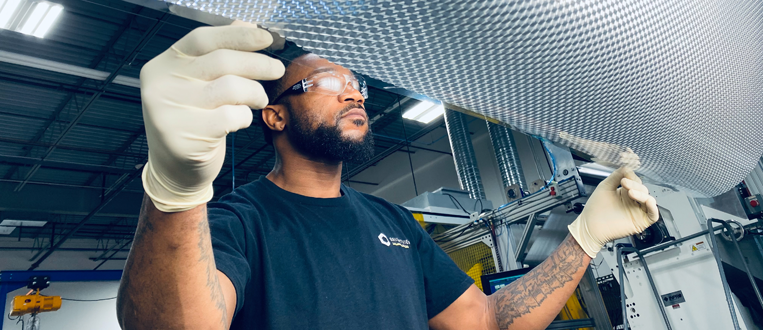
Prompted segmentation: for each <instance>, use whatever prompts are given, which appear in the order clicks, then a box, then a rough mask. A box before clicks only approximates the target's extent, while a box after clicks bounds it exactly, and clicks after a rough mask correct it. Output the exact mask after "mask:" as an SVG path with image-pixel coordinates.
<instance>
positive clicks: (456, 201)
mask: <svg viewBox="0 0 763 330" xmlns="http://www.w3.org/2000/svg"><path fill="white" fill-rule="evenodd" d="M443 195H446V196H448V197H450V200H452V201H453V204H456V206H458V207H459V208H460V209H461V210H462V211H464V213H466V214H469V215H471V213H469V211H467V210H466V209H465V208H464V207H463V206H461V203H459V202H458V200H457V199H456V197H454V196H453V195H451V194H448V193H443Z"/></svg>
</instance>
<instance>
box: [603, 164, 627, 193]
mask: <svg viewBox="0 0 763 330" xmlns="http://www.w3.org/2000/svg"><path fill="white" fill-rule="evenodd" d="M624 175H625V174H624V173H623V169H622V168H620V169H618V170H617V171H614V172H612V174H610V175H609V176H608V177H607V178H606V179H604V180H603V181H601V183H599V186H598V187H597V188H596V189H605V190H610V191H615V190H617V187H619V186H620V181H621V180H622V179H623V177H624Z"/></svg>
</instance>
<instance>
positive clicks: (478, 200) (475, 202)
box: [472, 198, 485, 212]
mask: <svg viewBox="0 0 763 330" xmlns="http://www.w3.org/2000/svg"><path fill="white" fill-rule="evenodd" d="M477 202H480V212H482V210H484V209H485V204H482V198H480V199H477V200H476V201H474V205H472V208H473V209H474V208H477Z"/></svg>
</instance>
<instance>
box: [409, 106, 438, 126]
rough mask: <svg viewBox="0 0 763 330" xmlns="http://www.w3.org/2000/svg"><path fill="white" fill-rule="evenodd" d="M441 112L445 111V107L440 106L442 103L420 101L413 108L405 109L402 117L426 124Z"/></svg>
mask: <svg viewBox="0 0 763 330" xmlns="http://www.w3.org/2000/svg"><path fill="white" fill-rule="evenodd" d="M443 113H445V108H444V107H443V106H442V104H434V103H432V102H428V101H421V102H419V103H418V104H416V105H415V106H414V107H413V108H411V109H410V110H408V111H406V112H405V113H404V114H403V118H405V119H411V120H415V121H418V122H421V123H424V124H428V123H429V122H431V121H432V120H434V119H435V118H437V117H439V116H440V115H442V114H443Z"/></svg>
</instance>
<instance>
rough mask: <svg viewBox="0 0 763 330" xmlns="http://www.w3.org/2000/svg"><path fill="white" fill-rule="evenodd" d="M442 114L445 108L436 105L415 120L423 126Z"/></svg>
mask: <svg viewBox="0 0 763 330" xmlns="http://www.w3.org/2000/svg"><path fill="white" fill-rule="evenodd" d="M444 113H445V107H443V106H442V104H436V105H435V106H434V107H432V108H430V109H429V110H428V111H427V112H425V113H424V114H422V115H421V116H420V117H419V118H418V119H416V120H418V121H419V122H422V123H424V124H429V123H430V122H431V121H433V120H435V119H436V118H437V117H440V116H442V115H443V114H444Z"/></svg>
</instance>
